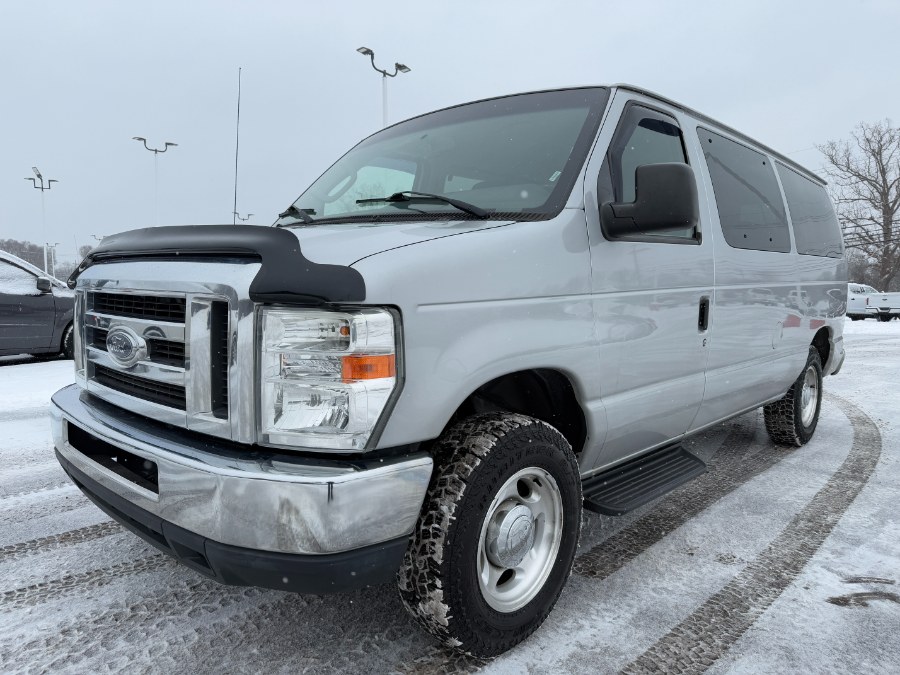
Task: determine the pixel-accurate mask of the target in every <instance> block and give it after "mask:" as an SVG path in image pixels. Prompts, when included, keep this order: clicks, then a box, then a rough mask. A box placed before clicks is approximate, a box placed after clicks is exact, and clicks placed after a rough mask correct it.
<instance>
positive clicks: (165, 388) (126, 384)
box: [93, 364, 187, 410]
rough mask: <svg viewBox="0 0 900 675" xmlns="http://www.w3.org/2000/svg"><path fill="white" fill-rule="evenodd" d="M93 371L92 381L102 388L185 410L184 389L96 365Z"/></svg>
mask: <svg viewBox="0 0 900 675" xmlns="http://www.w3.org/2000/svg"><path fill="white" fill-rule="evenodd" d="M93 369H94V377H93V379H94V381H95V382H97V383H98V384H102V385H103V386H104V387H109V388H110V389H115V390H116V391H120V392H122V393H123V394H128V395H129V396H134V397H136V398H141V399H144V400H145V401H150V402H151V403H158V404H160V405H164V406H168V407H170V408H175V409H177V410H187V400H186V396H185V388H184V387H179V386H178V385H174V384H166V383H165V382H155V381H153V380H145V379H144V378H142V377H136V376H134V375H131V374H129V373H125V372H120V371H118V370H113V369H112V368H107V367H106V366H101V365H98V364H94V367H93Z"/></svg>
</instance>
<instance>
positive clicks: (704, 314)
mask: <svg viewBox="0 0 900 675" xmlns="http://www.w3.org/2000/svg"><path fill="white" fill-rule="evenodd" d="M708 329H709V296H708V295H704V296H703V297H701V298H700V316H699V317H698V319H697V330H699V331H700V332H701V333H702V332H704V331H706V330H708Z"/></svg>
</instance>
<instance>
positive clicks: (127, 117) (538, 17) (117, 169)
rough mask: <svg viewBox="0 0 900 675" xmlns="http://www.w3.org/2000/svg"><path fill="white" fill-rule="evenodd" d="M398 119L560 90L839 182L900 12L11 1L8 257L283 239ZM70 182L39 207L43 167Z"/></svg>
mask: <svg viewBox="0 0 900 675" xmlns="http://www.w3.org/2000/svg"><path fill="white" fill-rule="evenodd" d="M360 46H367V47H370V48H371V49H373V50H374V51H375V58H376V63H377V64H378V65H379V66H380V67H382V68H387V67H388V66H391V67H392V66H393V64H394V62H396V61H400V62H402V63H404V64H406V65H408V66H409V67H410V68H411V69H412V71H411V72H410V73H408V74H405V75H400V76H398V77H397V78H395V79H393V80H390V81H389V100H390V113H391V114H390V117H391V121H399V120H401V119H404V118H407V117H410V116H413V115H417V114H419V113H423V112H427V111H429V110H433V109H436V108H440V107H445V106H448V105H452V104H455V103H461V102H464V101H469V100H475V99H479V98H485V97H490V96H496V95H500V94H506V93H515V92H520V91H529V90H535V89H545V88H551V87H559V86H570V85H584V84H606V83H615V82H629V83H632V84H637V85H640V86H643V87H645V88H648V89H651V90H654V91H657V92H659V93H661V94H664V95H666V96H668V97H669V98H673V99H675V100H677V101H680V102H682V103H684V104H686V105H689V106H691V107H694V108H696V109H698V110H700V111H702V112H704V113H706V114H707V115H710V116H712V117H715V118H717V119H719V120H721V121H722V122H724V123H726V124H729V125H731V126H734V127H736V128H738V129H740V130H741V131H743V132H745V133H747V134H749V135H750V136H753V137H755V138H757V139H758V140H760V141H762V142H764V143H766V144H768V145H771V146H772V147H774V148H776V149H778V150H780V151H782V152H785V153H787V154H789V155H790V156H791V157H792V158H793V159H795V160H797V161H799V162H800V163H802V164H804V165H806V166H807V167H809V168H811V169H813V170H814V171H817V172H820V171H819V170H820V168H821V166H822V159H821V156H820V155H819V153H818V152H817V151H816V150H814V149H812V146H814V145H815V144H819V143H823V142H825V141H827V140H831V139H840V138H846V137H848V136H849V133H850V131H851V130H852V128H853V127H854V126H855V125H856V124H857V123H858V122H860V121H863V120H865V121H876V120H879V119H883V118H886V117H888V118H894V120H895V121H896V120H897V118H898V117H900V115H898V112H897V111H898V109H900V77H898V65H900V2H898V1H897V0H856V1H854V0H843V1H838V0H819V1H809V2H807V1H805V0H804V1H794V0H753V1H752V2H741V3H733V2H726V1H723V0H718V1H717V2H692V1H690V0H680V1H678V2H675V1H664V0H631V1H629V2H624V1H619V2H610V1H605V0H595V1H593V2H569V1H561V0H556V2H549V1H544V2H531V1H529V0H519V1H518V2H507V1H505V0H504V1H499V2H490V1H487V0H485V1H483V2H474V1H469V0H454V1H452V2H427V1H425V0H420V1H419V2H401V1H400V0H394V1H393V2H373V1H371V0H369V1H365V2H363V1H357V0H352V1H351V0H342V1H341V2H334V3H325V2H298V1H295V2H265V1H263V0H257V1H256V2H222V1H220V2H211V1H199V0H197V1H195V0H180V1H179V2H167V1H163V0H155V1H154V2H147V3H140V2H121V1H110V2H99V1H93V0H81V1H80V2H68V1H62V2H53V1H51V2H40V3H37V2H13V1H12V0H9V1H7V0H4V1H3V2H2V5H0V87H2V95H0V102H2V105H0V130H2V134H3V142H2V150H0V239H3V238H16V239H26V240H29V241H33V242H35V243H40V242H44V241H50V242H60V246H59V248H58V258H59V260H60V261H71V260H73V259H74V254H75V244H76V242H77V243H78V244H79V245H81V244H85V243H91V242H93V240H92V239H91V235H98V236H102V235H107V234H112V233H113V232H118V231H121V230H126V229H133V228H136V227H146V226H148V225H153V224H154V220H155V213H154V197H153V193H154V189H153V154H152V153H150V152H147V151H146V150H144V149H143V147H142V145H141V144H139V143H138V142H136V141H134V140H132V136H144V137H146V138H147V140H148V142H149V144H150V145H151V147H162V145H163V143H164V142H165V141H171V142H174V143H177V144H178V147H176V148H171V149H170V150H169V151H168V152H167V153H166V154H164V155H160V156H159V158H158V160H159V223H160V224H162V225H167V224H192V223H230V222H231V221H232V211H233V198H234V197H233V189H234V151H235V113H236V97H237V76H238V68H239V67H242V68H243V78H242V101H241V134H240V165H239V182H238V211H240V213H241V214H242V215H246V214H247V213H248V212H249V213H253V214H255V215H254V216H253V217H252V218H251V220H250V221H248V222H255V223H261V224H270V223H272V222H273V221H274V219H275V217H276V215H277V213H278V211H279V210H282V209H283V208H285V207H286V206H287V205H288V204H290V203H291V202H292V201H293V200H294V199H295V198H296V197H297V195H299V194H300V192H302V191H303V189H304V188H305V187H306V186H307V185H308V184H309V183H310V182H311V181H312V180H314V179H315V178H316V177H317V176H318V175H319V174H320V173H321V172H322V171H323V170H324V169H326V168H327V167H328V166H329V165H330V164H331V163H332V162H333V161H334V160H335V159H336V158H337V157H338V156H339V155H340V154H342V153H343V152H344V151H346V150H347V149H348V148H349V147H351V146H352V145H353V144H355V143H356V142H357V141H358V140H360V139H361V138H362V137H364V136H367V135H368V134H370V133H372V132H374V131H376V130H377V129H378V128H380V126H381V82H380V79H381V76H380V75H378V74H377V73H376V72H375V71H373V70H372V68H371V65H370V63H369V60H368V59H367V58H366V57H363V56H361V55H360V54H358V53H357V52H356V48H357V47H360ZM32 166H37V167H38V168H39V169H40V170H41V172H42V173H43V175H44V177H45V179H49V178H54V179H56V180H58V181H59V183H57V184H54V185H53V188H52V190H51V191H50V192H47V193H45V199H46V231H44V230H43V227H42V224H41V198H40V194H41V193H40V192H39V191H38V190H34V189H32V186H31V182H30V181H29V182H26V181H24V180H23V178H26V177H30V176H32V175H33V174H32V172H31V167H32Z"/></svg>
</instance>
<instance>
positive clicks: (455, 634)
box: [397, 413, 582, 657]
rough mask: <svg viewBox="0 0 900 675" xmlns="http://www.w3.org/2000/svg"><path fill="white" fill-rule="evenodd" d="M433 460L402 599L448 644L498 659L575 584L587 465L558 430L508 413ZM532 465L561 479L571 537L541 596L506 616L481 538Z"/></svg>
mask: <svg viewBox="0 0 900 675" xmlns="http://www.w3.org/2000/svg"><path fill="white" fill-rule="evenodd" d="M434 455H435V471H434V475H433V476H432V479H431V484H430V485H429V489H428V494H427V495H426V497H425V503H424V505H423V507H422V513H421V516H420V517H419V521H418V523H417V524H416V530H415V532H414V533H413V536H412V539H411V541H410V545H409V548H408V549H407V551H406V555H405V557H404V559H403V564H402V566H401V568H400V570H399V572H398V575H397V581H398V586H399V589H400V598H401V600H402V601H403V604H404V605H405V606H406V609H407V610H408V611H409V612H410V614H411V615H412V616H413V617H414V618H415V619H416V620H417V622H418V623H419V624H420V625H421V626H422V627H423V628H424V629H425V630H427V631H428V632H429V633H431V634H432V635H434V636H435V637H436V638H437V639H439V640H440V641H441V642H442V643H444V644H445V645H447V646H448V647H451V648H454V649H456V650H458V651H461V652H464V653H466V654H469V655H471V656H477V657H490V656H495V655H497V654H501V653H502V652H504V651H506V650H508V649H510V648H511V647H513V646H514V645H516V644H518V643H519V642H521V641H522V640H524V639H525V638H527V637H528V636H529V635H531V633H533V632H534V631H535V630H536V629H537V628H538V626H540V625H541V623H543V621H544V619H546V618H547V615H548V614H549V613H550V610H551V609H553V606H554V605H555V604H556V601H557V599H558V598H559V594H560V592H561V591H562V588H563V586H564V585H565V582H566V579H568V577H569V574H570V572H571V570H572V562H573V561H574V559H575V550H576V548H577V545H578V535H579V532H580V529H581V502H582V496H581V480H580V477H579V473H578V465H577V464H576V462H575V456H574V454H573V452H572V448H571V446H570V445H569V443H568V441H566V439H565V438H564V437H563V436H562V434H560V433H559V432H558V431H557V430H556V429H554V428H553V427H551V426H550V425H549V424H546V423H545V422H542V421H540V420H537V419H534V418H531V417H526V416H524V415H516V414H507V413H486V414H479V415H475V416H473V417H470V418H467V419H466V420H464V421H462V422H460V423H459V424H457V425H456V426H454V427H452V428H451V429H450V430H449V431H448V432H446V433H445V435H444V436H443V437H442V438H441V439H440V440H439V441H438V443H437V445H436V448H435V451H434ZM530 467H537V468H539V469H542V470H544V471H546V472H547V473H549V474H550V475H551V476H552V477H553V479H554V481H555V482H556V486H557V488H558V490H557V492H556V494H559V495H560V496H561V501H562V509H561V512H562V516H563V525H562V536H561V539H560V544H559V549H558V551H557V552H556V556H555V561H554V562H553V563H552V568H551V570H550V572H549V575H548V576H547V578H546V580H545V581H544V583H543V585H542V586H541V587H540V590H539V591H537V593H536V595H534V597H533V598H532V599H531V600H530V601H529V602H528V603H527V604H525V605H524V606H523V607H521V608H520V609H517V610H515V611H511V612H508V613H503V612H499V611H497V610H495V609H493V608H492V607H491V606H489V605H488V603H487V602H486V600H485V598H484V596H483V594H482V591H481V589H480V587H479V581H478V575H477V555H478V547H479V535H480V532H481V528H482V524H483V523H484V518H485V515H486V513H487V511H488V509H489V508H490V507H491V504H492V501H493V499H494V497H495V496H496V495H497V494H498V491H499V490H500V489H501V486H503V485H504V483H505V482H506V481H507V479H509V478H510V477H512V476H513V475H514V474H516V472H518V471H520V470H522V469H524V468H530Z"/></svg>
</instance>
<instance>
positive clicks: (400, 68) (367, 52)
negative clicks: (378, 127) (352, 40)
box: [356, 47, 412, 127]
mask: <svg viewBox="0 0 900 675" xmlns="http://www.w3.org/2000/svg"><path fill="white" fill-rule="evenodd" d="M356 51H358V52H359V53H360V54H362V55H363V56H368V57H369V58H370V59H371V61H372V68H374V69H375V70H376V71H378V72H379V73H381V109H382V110H381V112H382V126H385V127H386V126H387V125H388V97H387V79H388V78H389V77H397V73H408V72H410V70H412V69H411V68H410V67H409V66H407V65H404V64H402V63H395V64H394V72H393V73H389V72H388V71H386V70H382V69H381V68H379V67H378V66H376V65H375V52H373V51H372V50H371V49H369V48H368V47H359V48H357V50H356Z"/></svg>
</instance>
